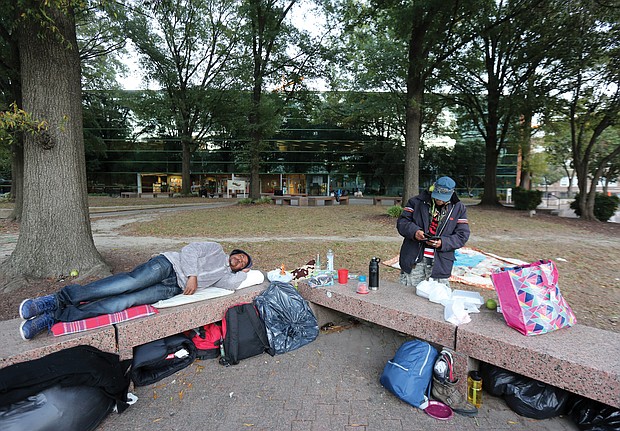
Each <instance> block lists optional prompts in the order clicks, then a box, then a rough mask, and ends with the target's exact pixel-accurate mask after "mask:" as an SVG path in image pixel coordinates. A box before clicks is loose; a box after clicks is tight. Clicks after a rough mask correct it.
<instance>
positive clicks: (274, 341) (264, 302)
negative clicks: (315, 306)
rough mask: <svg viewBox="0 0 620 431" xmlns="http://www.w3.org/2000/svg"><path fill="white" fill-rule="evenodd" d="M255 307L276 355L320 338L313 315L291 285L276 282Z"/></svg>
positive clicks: (257, 299)
mask: <svg viewBox="0 0 620 431" xmlns="http://www.w3.org/2000/svg"><path fill="white" fill-rule="evenodd" d="M254 303H255V305H256V308H257V309H258V313H259V314H260V316H261V318H262V319H263V321H264V322H265V326H266V327H267V337H268V338H269V344H270V346H271V348H272V349H273V350H274V352H275V354H276V355H279V354H281V353H286V352H290V351H292V350H295V349H298V348H300V347H302V346H305V345H306V344H308V343H311V342H312V341H314V340H315V339H316V337H317V336H318V335H319V324H318V322H317V320H316V317H315V316H314V313H313V312H312V310H311V309H310V306H309V305H308V303H307V302H306V300H305V299H304V298H303V297H302V296H301V294H300V293H299V292H298V291H297V289H295V288H294V287H293V285H292V284H289V283H282V282H279V281H274V282H272V283H271V284H270V285H269V287H268V288H267V289H266V290H265V291H264V292H263V293H261V294H260V295H258V296H257V297H256V299H255V300H254Z"/></svg>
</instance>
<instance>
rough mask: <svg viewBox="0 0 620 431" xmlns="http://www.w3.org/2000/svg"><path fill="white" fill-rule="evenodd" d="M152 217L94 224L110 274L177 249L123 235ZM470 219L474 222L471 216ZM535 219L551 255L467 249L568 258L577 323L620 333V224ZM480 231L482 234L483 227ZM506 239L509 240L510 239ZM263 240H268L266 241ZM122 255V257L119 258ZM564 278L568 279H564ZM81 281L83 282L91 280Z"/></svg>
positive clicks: (47, 287) (493, 238)
mask: <svg viewBox="0 0 620 431" xmlns="http://www.w3.org/2000/svg"><path fill="white" fill-rule="evenodd" d="M488 211H492V212H497V214H495V213H493V214H492V217H493V218H497V219H501V218H502V212H503V211H507V210H505V209H497V210H488ZM153 217H155V216H154V215H133V216H130V217H126V218H119V217H110V218H99V219H97V220H94V221H93V233H94V235H95V242H96V244H97V248H98V249H99V250H100V252H101V254H102V256H103V257H104V259H105V260H106V261H107V262H108V264H109V265H110V267H111V269H112V272H114V273H116V272H121V271H127V270H130V269H132V268H133V267H135V266H136V265H137V264H140V263H142V262H144V261H146V260H147V259H148V258H149V257H150V256H151V255H152V253H153V252H152V251H153V250H166V249H174V248H176V244H179V242H180V241H181V240H182V239H180V238H154V237H146V238H140V237H134V236H125V235H124V234H125V232H124V231H123V226H124V225H125V224H126V223H129V222H135V221H138V222H139V221H148V220H149V219H152V218H153ZM524 217H526V216H524ZM470 218H472V217H471V215H470ZM536 219H537V221H538V222H541V223H543V224H544V223H547V224H548V223H553V224H554V225H556V226H561V229H559V232H561V233H559V234H558V233H554V237H553V238H552V239H551V240H550V241H551V242H552V244H550V245H549V247H550V248H549V249H548V250H546V249H545V247H547V246H546V245H545V243H547V242H549V241H548V240H545V241H541V242H537V241H535V240H531V241H530V240H527V238H525V239H524V238H517V240H520V241H521V242H520V243H519V251H520V253H521V254H522V256H514V253H513V251H514V248H511V247H514V245H513V243H514V241H515V237H514V234H513V233H511V232H506V233H505V234H504V232H503V231H506V230H508V229H506V228H504V227H500V228H497V229H495V230H494V231H493V232H489V233H486V232H479V233H477V235H476V236H472V238H471V239H470V242H469V243H468V246H472V247H479V248H482V249H486V250H491V251H492V252H493V253H497V254H499V255H502V256H511V257H518V258H523V257H529V256H540V255H541V252H544V254H543V255H546V256H549V257H553V258H557V257H564V258H566V259H567V261H566V262H565V263H564V262H560V263H559V265H558V266H559V268H560V277H561V280H560V287H561V289H562V292H563V293H564V296H565V297H566V298H567V300H568V301H569V303H570V305H571V307H572V308H573V310H574V311H575V314H576V315H577V318H578V321H579V323H581V324H585V325H588V326H594V327H598V328H601V329H606V330H611V331H614V332H618V331H620V261H619V257H618V256H620V224H616V223H599V222H591V223H586V222H583V221H581V220H578V219H570V218H561V217H557V216H551V215H546V214H538V215H537V216H536ZM375 222H376V224H377V225H386V226H387V225H389V226H393V224H394V219H390V218H386V217H383V216H377V217H376V219H375ZM477 228H478V229H480V226H478V227H477ZM18 230H19V227H18V226H17V225H16V224H15V223H11V222H8V221H6V220H0V238H2V237H11V235H13V237H16V235H17V233H18ZM537 235H538V233H537V232H536V231H532V236H534V237H536V236H537ZM591 236H594V237H597V238H602V239H603V242H604V243H605V245H604V246H602V247H601V248H596V245H591V244H590V245H585V244H586V243H588V242H589V238H590V237H591ZM508 238H509V239H510V241H508V240H507V239H508ZM256 240H259V239H258V238H257V239H256ZM264 240H265V241H267V240H268V239H264ZM395 241H396V242H399V241H400V239H398V238H395ZM581 244H584V245H583V246H582V245H581ZM395 247H397V245H395ZM396 249H397V248H396ZM119 250H121V251H122V252H121V253H119ZM0 252H2V254H0V258H1V259H4V258H5V257H6V256H8V254H10V252H8V254H7V251H6V250H2V249H1V248H0ZM586 257H587V272H586V271H582V272H581V273H580V272H576V273H572V272H571V268H570V266H571V262H576V261H579V260H580V259H581V260H582V259H585V258H586ZM261 263H262V264H261V268H273V267H278V266H279V260H277V259H275V258H274V261H273V262H271V261H270V260H269V259H265V258H262V262H261ZM300 264H303V262H300ZM385 275H386V276H387V277H390V278H391V279H394V278H395V277H397V274H395V273H388V271H385ZM382 277H383V274H382ZM562 277H564V278H563V279H562ZM70 281H71V280H65V279H58V280H53V279H45V280H29V281H28V283H27V284H26V285H25V286H24V287H22V288H20V289H19V290H17V291H13V292H10V293H0V320H6V319H12V318H16V317H18V306H19V304H20V302H21V301H22V300H23V299H25V298H29V297H33V296H39V295H41V294H46V293H51V292H54V291H57V290H58V289H60V288H62V287H63V286H64V285H66V284H67V283H68V282H70ZM79 281H80V283H84V282H88V281H89V280H88V279H86V280H79ZM454 287H455V288H462V287H459V286H454ZM481 293H482V294H483V296H485V298H486V297H490V296H489V294H493V293H494V292H488V291H485V292H481Z"/></svg>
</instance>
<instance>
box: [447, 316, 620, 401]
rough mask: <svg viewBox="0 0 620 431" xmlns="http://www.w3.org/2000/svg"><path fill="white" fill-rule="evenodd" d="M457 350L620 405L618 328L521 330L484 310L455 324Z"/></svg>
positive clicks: (619, 335) (516, 371)
mask: <svg viewBox="0 0 620 431" xmlns="http://www.w3.org/2000/svg"><path fill="white" fill-rule="evenodd" d="M456 347H457V351H458V352H459V353H462V354H466V355H468V356H469V357H471V358H474V359H477V360H480V361H483V362H488V363H490V364H493V365H496V366H498V367H501V368H504V369H506V370H509V371H512V372H515V373H519V374H522V375H525V376H528V377H531V378H533V379H535V380H539V381H541V382H545V383H547V384H550V385H553V386H556V387H559V388H562V389H566V390H568V391H570V392H574V393H577V394H580V395H583V396H585V397H588V398H591V399H594V400H597V401H601V402H603V403H605V404H608V405H611V406H613V407H616V408H620V334H619V333H616V332H611V331H605V330H602V329H598V328H593V327H589V326H583V325H579V324H577V325H575V326H573V327H571V328H563V329H560V330H558V331H554V332H550V333H548V334H543V335H535V336H525V335H521V334H520V333H519V332H517V331H516V330H514V329H512V328H510V327H509V326H508V325H506V323H505V321H504V318H503V316H502V315H501V314H499V313H497V312H492V311H486V310H483V311H482V312H481V313H480V314H475V315H473V316H472V321H471V322H470V323H467V324H466V325H461V326H459V329H458V331H457V340H456Z"/></svg>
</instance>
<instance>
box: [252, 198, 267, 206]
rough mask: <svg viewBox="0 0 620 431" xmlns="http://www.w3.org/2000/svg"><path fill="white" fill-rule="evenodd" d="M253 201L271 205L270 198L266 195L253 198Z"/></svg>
mask: <svg viewBox="0 0 620 431" xmlns="http://www.w3.org/2000/svg"><path fill="white" fill-rule="evenodd" d="M254 203H255V204H259V205H263V204H266V205H271V198H269V197H267V196H263V197H262V198H260V199H257V200H255V201H254Z"/></svg>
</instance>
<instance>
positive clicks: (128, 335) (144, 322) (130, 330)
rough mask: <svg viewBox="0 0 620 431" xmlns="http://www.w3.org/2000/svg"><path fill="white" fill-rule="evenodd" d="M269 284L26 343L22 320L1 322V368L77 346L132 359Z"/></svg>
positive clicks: (220, 314) (211, 319) (219, 317)
mask: <svg viewBox="0 0 620 431" xmlns="http://www.w3.org/2000/svg"><path fill="white" fill-rule="evenodd" d="M268 286H269V282H267V281H266V282H264V283H262V284H259V285H255V286H250V287H246V288H244V289H241V290H239V291H237V292H235V293H233V294H231V295H226V296H221V297H218V298H213V299H208V300H205V301H200V302H195V303H192V304H187V305H180V306H178V307H170V308H163V309H160V310H159V313H158V314H156V315H152V316H149V317H145V318H141V319H136V320H130V321H126V322H122V323H117V324H114V325H110V326H106V327H104V328H99V329H94V330H89V331H85V332H79V333H76V334H70V335H63V336H60V337H54V336H53V335H52V334H40V335H38V336H36V337H35V338H33V339H32V340H29V341H24V340H22V338H21V337H20V335H19V325H20V323H21V319H11V320H5V321H1V322H0V345H2V351H1V353H0V368H2V367H6V366H9V365H12V364H16V363H19V362H25V361H30V360H32V359H37V358H40V357H42V356H45V355H48V354H50V353H53V352H56V351H59V350H62V349H66V348H69V347H74V346H78V345H83V344H85V345H90V346H93V347H96V348H98V349H100V350H102V351H105V352H110V353H116V354H119V355H120V357H121V359H129V358H131V357H132V354H133V348H134V347H135V346H139V345H141V344H144V343H148V342H150V341H155V340H159V339H161V338H164V337H167V336H169V335H174V334H178V333H180V332H183V331H186V330H188V329H192V328H197V327H199V326H201V325H206V324H207V323H211V322H217V321H218V320H222V318H223V316H224V312H225V311H226V309H227V308H228V307H231V306H233V305H235V304H239V303H242V302H251V301H252V300H253V299H254V298H256V296H258V295H259V294H260V293H261V292H262V291H263V290H265V289H266V288H267V287H268Z"/></svg>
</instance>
